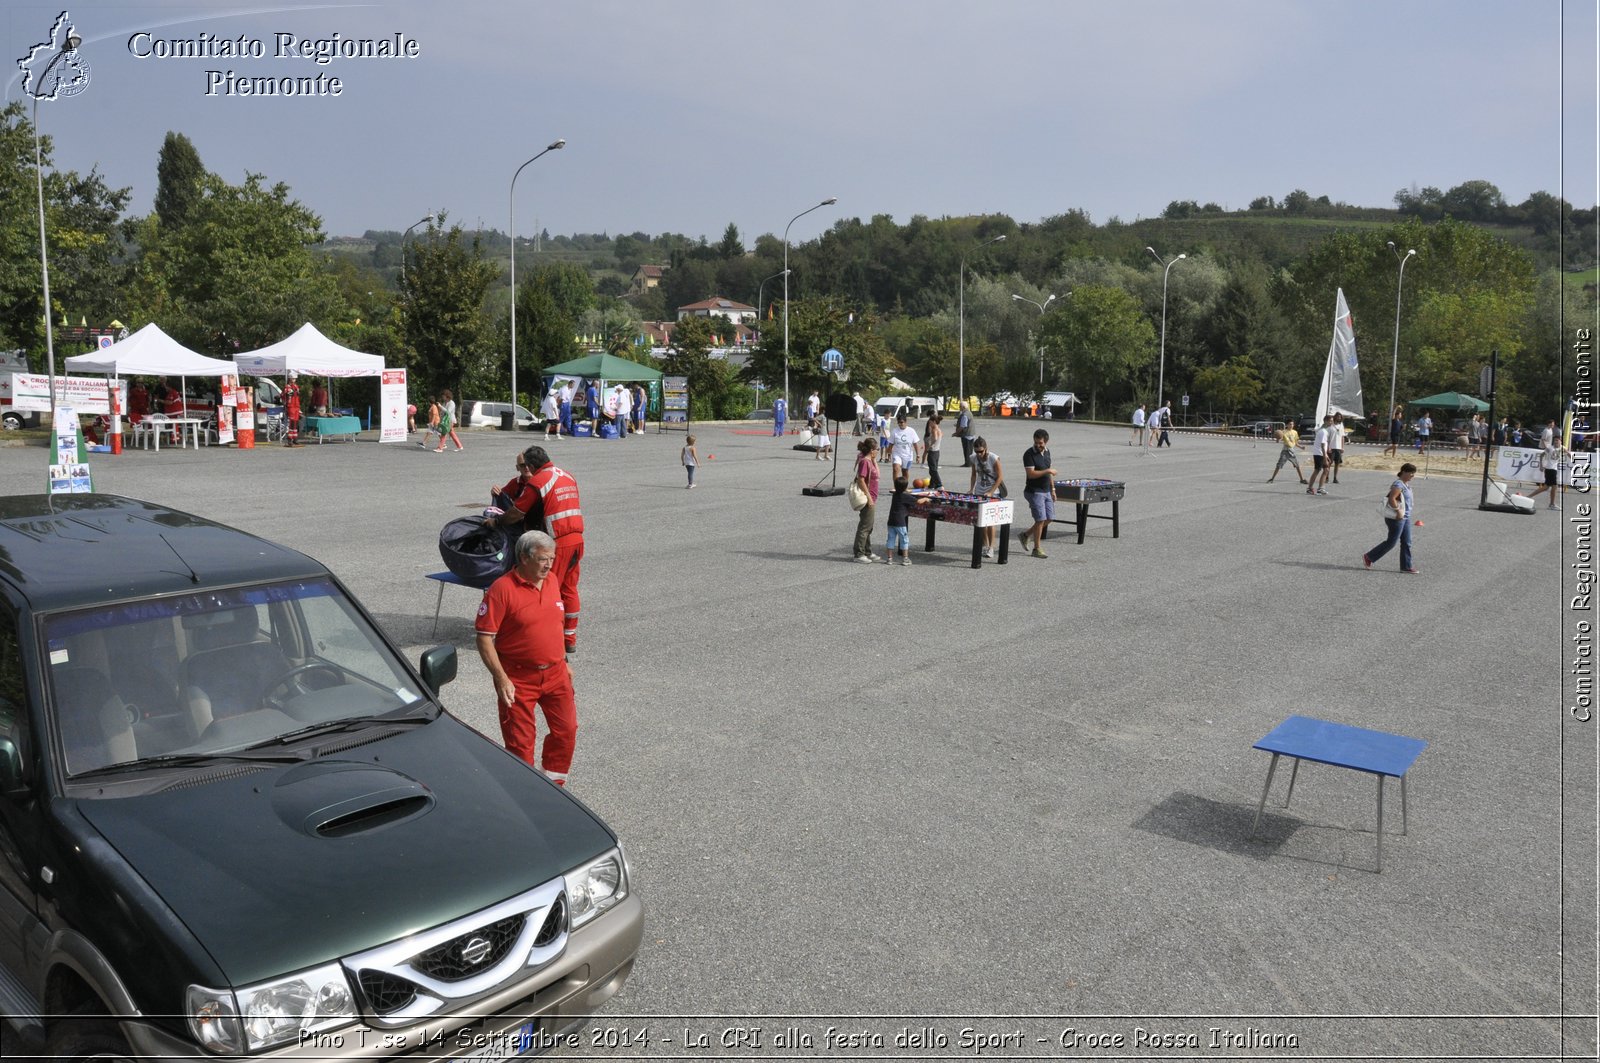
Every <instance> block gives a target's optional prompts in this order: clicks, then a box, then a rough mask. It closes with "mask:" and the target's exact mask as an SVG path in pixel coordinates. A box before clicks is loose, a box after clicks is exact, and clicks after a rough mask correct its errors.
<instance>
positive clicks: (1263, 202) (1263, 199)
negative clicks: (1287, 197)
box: [1250, 196, 1278, 210]
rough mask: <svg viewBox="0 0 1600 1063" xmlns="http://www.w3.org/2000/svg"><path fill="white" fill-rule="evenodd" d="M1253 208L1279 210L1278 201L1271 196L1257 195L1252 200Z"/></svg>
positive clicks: (1251, 207)
mask: <svg viewBox="0 0 1600 1063" xmlns="http://www.w3.org/2000/svg"><path fill="white" fill-rule="evenodd" d="M1250 209H1251V210H1277V209H1278V202H1277V200H1275V199H1273V198H1272V197H1271V196H1257V197H1256V198H1254V199H1252V200H1251V201H1250Z"/></svg>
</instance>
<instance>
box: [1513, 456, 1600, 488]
mask: <svg viewBox="0 0 1600 1063" xmlns="http://www.w3.org/2000/svg"><path fill="white" fill-rule="evenodd" d="M1541 453H1542V451H1540V450H1539V448H1538V447H1501V448H1500V450H1499V452H1498V453H1497V454H1496V456H1495V465H1494V474H1495V475H1496V476H1497V477H1499V478H1500V479H1502V480H1518V481H1521V482H1523V483H1535V484H1542V483H1544V470H1543V469H1542V468H1540V467H1539V455H1540V454H1541ZM1580 457H1581V460H1582V461H1584V462H1587V461H1588V460H1589V455H1587V454H1584V455H1581V456H1577V455H1574V454H1572V453H1571V452H1570V451H1568V452H1566V453H1564V454H1563V455H1562V457H1561V466H1560V468H1559V469H1558V470H1557V471H1556V482H1557V483H1559V484H1561V486H1563V487H1571V486H1572V463H1573V461H1574V460H1577V459H1579V458H1580Z"/></svg>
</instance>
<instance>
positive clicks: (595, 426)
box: [583, 380, 600, 439]
mask: <svg viewBox="0 0 1600 1063" xmlns="http://www.w3.org/2000/svg"><path fill="white" fill-rule="evenodd" d="M583 397H584V401H585V403H586V404H587V405H588V407H589V438H590V439H598V438H600V389H599V388H598V387H596V386H595V382H594V381H593V380H591V381H589V387H588V389H587V390H585V391H584V394H583Z"/></svg>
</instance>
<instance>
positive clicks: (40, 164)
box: [24, 13, 88, 429]
mask: <svg viewBox="0 0 1600 1063" xmlns="http://www.w3.org/2000/svg"><path fill="white" fill-rule="evenodd" d="M61 17H62V20H63V21H65V19H66V14H65V13H63V14H62V16H61ZM59 26H60V23H59V22H58V23H57V28H59ZM51 35H52V37H54V31H53V30H52V34H51ZM82 43H83V38H82V37H81V36H80V35H79V34H78V32H77V30H76V29H75V28H69V30H68V32H67V39H66V47H64V48H62V49H61V50H60V51H59V52H57V53H56V54H55V55H53V56H52V57H51V58H50V61H49V62H48V63H46V64H45V66H44V70H42V71H41V72H40V73H39V77H38V79H37V80H35V81H31V82H30V83H25V84H26V88H25V89H24V91H26V92H27V94H28V95H29V96H31V97H33V172H34V180H35V183H36V185H37V187H38V192H39V272H40V275H41V278H42V281H43V285H44V350H45V361H46V365H47V368H48V371H49V376H50V425H51V427H52V429H53V428H54V426H55V421H56V339H55V326H54V324H53V323H52V322H51V320H50V254H49V251H48V250H47V249H46V245H45V228H44V148H43V147H42V144H41V140H40V137H39V101H40V100H53V99H55V98H56V96H57V95H58V94H65V95H68V96H75V95H77V94H78V93H79V92H82V91H83V89H84V88H86V87H87V85H88V76H87V74H86V73H85V72H84V71H83V68H82V67H81V65H80V69H79V74H78V75H77V76H76V77H75V78H74V79H73V81H72V82H70V83H68V84H66V85H63V84H62V83H61V75H57V77H56V82H55V84H49V80H50V74H51V72H52V71H54V70H55V68H56V64H57V63H59V62H61V61H62V60H63V59H66V60H68V61H69V62H70V61H71V60H72V59H74V58H75V57H76V55H77V52H78V45H80V44H82Z"/></svg>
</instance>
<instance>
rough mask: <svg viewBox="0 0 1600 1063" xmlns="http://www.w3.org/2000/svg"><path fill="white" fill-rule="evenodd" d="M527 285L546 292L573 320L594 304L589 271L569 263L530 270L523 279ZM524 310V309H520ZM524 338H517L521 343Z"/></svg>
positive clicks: (552, 264) (553, 263) (544, 265)
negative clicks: (525, 278)
mask: <svg viewBox="0 0 1600 1063" xmlns="http://www.w3.org/2000/svg"><path fill="white" fill-rule="evenodd" d="M523 285H524V286H525V287H528V288H535V289H538V290H541V291H544V292H547V293H548V294H549V296H550V299H551V301H552V302H553V303H554V304H555V306H556V309H557V310H558V311H560V312H561V313H562V314H563V315H565V316H566V318H567V319H568V320H569V321H571V322H576V321H578V320H579V319H581V318H582V317H583V315H584V314H585V313H586V312H588V310H589V308H590V307H592V306H594V284H593V282H592V281H590V280H589V271H588V270H586V269H584V268H583V267H582V266H577V265H574V264H572V263H570V262H546V263H541V264H540V265H537V266H535V267H534V268H533V269H532V270H530V271H529V272H528V278H527V280H526V281H524V282H523ZM517 312H518V313H519V314H520V313H521V312H522V311H521V308H520V307H519V308H518V311H517ZM521 341H522V337H521V336H518V337H517V342H519V343H520V342H521Z"/></svg>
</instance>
